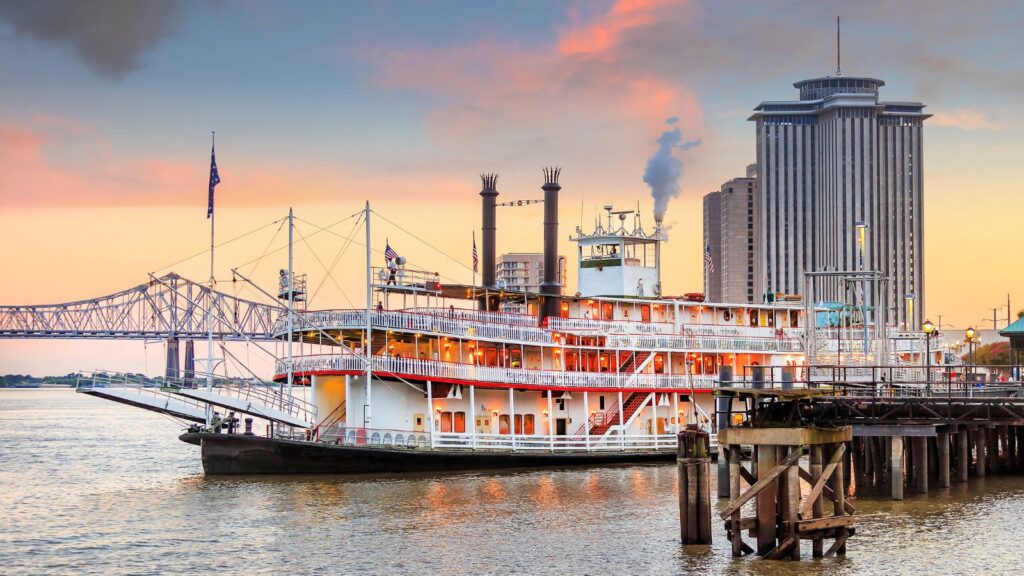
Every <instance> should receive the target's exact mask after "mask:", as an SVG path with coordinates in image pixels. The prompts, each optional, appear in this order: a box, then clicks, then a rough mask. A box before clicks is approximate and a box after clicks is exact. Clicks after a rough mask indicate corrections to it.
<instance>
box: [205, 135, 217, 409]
mask: <svg viewBox="0 0 1024 576" xmlns="http://www.w3.org/2000/svg"><path fill="white" fill-rule="evenodd" d="M216 149H217V133H216V132H210V198H209V206H208V207H207V211H206V215H207V216H209V217H210V294H209V296H208V300H207V302H206V308H207V310H206V390H207V392H212V391H213V298H214V296H213V290H214V287H215V285H216V280H215V279H214V277H213V253H214V221H215V219H216V217H215V215H214V212H213V188H214V186H216V185H217V184H219V183H220V175H219V174H218V173H217V160H216ZM212 423H213V408H212V406H211V405H210V404H207V405H206V426H207V428H209V427H210V425H211V424H212Z"/></svg>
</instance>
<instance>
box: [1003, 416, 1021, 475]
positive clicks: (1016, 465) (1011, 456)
mask: <svg viewBox="0 0 1024 576" xmlns="http://www.w3.org/2000/svg"><path fill="white" fill-rule="evenodd" d="M1006 467H1007V468H1009V470H1010V472H1013V473H1017V472H1020V462H1018V459H1017V427H1016V426H1007V428H1006Z"/></svg>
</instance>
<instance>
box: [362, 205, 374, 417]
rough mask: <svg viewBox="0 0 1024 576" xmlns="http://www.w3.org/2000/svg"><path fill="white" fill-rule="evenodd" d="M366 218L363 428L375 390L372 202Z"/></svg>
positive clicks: (371, 415) (368, 206)
mask: <svg viewBox="0 0 1024 576" xmlns="http://www.w3.org/2000/svg"><path fill="white" fill-rule="evenodd" d="M364 218H365V219H366V352H365V354H366V384H365V385H364V386H363V390H364V394H365V400H364V403H363V428H369V427H370V424H371V422H372V419H373V412H372V411H371V405H370V397H371V394H372V392H373V342H372V335H373V322H372V318H371V317H370V314H372V307H373V278H372V274H371V270H370V264H371V262H370V258H371V249H370V202H369V201H367V202H366V208H365V213H364Z"/></svg>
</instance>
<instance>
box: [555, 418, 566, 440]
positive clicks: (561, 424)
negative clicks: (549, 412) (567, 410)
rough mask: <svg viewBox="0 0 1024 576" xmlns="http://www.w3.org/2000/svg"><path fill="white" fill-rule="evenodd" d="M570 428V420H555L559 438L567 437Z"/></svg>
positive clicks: (556, 432)
mask: <svg viewBox="0 0 1024 576" xmlns="http://www.w3.org/2000/svg"><path fill="white" fill-rule="evenodd" d="M568 428H569V419H568V418H555V434H557V435H558V436H565V435H566V434H568V431H567V429H568Z"/></svg>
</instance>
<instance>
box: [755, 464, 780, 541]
mask: <svg viewBox="0 0 1024 576" xmlns="http://www.w3.org/2000/svg"><path fill="white" fill-rule="evenodd" d="M755 450H756V451H757V480H758V482H760V481H761V480H763V479H765V478H767V477H768V474H769V473H771V472H772V469H773V468H775V464H776V462H777V458H776V455H775V450H776V448H775V446H757V447H756V448H755ZM777 492H778V489H777V488H776V483H774V482H773V483H771V484H770V485H769V487H768V489H767V490H762V491H761V492H759V493H758V494H757V526H758V529H757V553H758V554H760V555H764V554H767V553H769V552H771V551H772V549H773V548H775V537H776V535H777V534H776V530H775V519H776V503H777V499H776V493H777Z"/></svg>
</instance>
